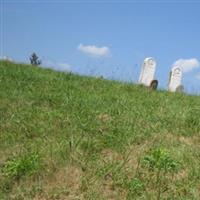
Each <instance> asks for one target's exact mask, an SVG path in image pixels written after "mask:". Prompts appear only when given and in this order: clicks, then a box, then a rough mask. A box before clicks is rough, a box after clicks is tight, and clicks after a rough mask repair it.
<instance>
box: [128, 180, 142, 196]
mask: <svg viewBox="0 0 200 200" xmlns="http://www.w3.org/2000/svg"><path fill="white" fill-rule="evenodd" d="M127 187H128V189H129V195H132V194H134V195H140V194H141V193H142V191H143V189H144V184H143V182H142V181H141V180H140V179H138V178H133V179H131V180H130V181H129V182H128V183H127Z"/></svg>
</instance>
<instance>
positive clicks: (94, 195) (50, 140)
mask: <svg viewBox="0 0 200 200" xmlns="http://www.w3.org/2000/svg"><path fill="white" fill-rule="evenodd" d="M199 144H200V97H199V96H191V95H190V96H189V95H185V94H174V93H168V92H166V91H151V90H149V89H147V88H144V87H141V86H138V85H134V84H128V83H120V82H116V81H108V80H103V79H98V78H91V77H84V76H78V75H74V74H71V73H58V72H54V71H52V70H47V69H41V68H37V67H33V66H30V65H24V64H14V63H10V62H5V61H0V169H1V170H0V199H3V200H4V199H5V200H10V199H16V200H21V199H25V200H26V199H62V200H63V199H67V200H68V199H69V200H75V199H87V200H88V199H91V200H95V199H99V200H101V199H102V200H107V199H109V200H110V199H113V200H117V199H119V200H121V199H130V200H132V199H167V200H172V199H180V200H191V199H194V200H198V199H200V145H199Z"/></svg>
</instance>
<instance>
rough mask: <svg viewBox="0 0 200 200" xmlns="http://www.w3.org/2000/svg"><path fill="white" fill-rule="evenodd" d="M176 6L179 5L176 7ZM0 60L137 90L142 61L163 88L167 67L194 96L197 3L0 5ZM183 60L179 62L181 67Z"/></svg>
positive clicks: (199, 39) (0, 0) (197, 84)
mask: <svg viewBox="0 0 200 200" xmlns="http://www.w3.org/2000/svg"><path fill="white" fill-rule="evenodd" d="M177 2H179V3H177ZM0 5H1V10H0V13H1V15H0V17H1V20H0V23H1V26H0V28H1V30H0V34H1V37H0V38H1V40H0V46H1V50H0V56H1V57H5V56H7V57H10V58H12V59H13V60H14V61H17V62H29V56H30V54H31V53H32V52H36V53H37V54H38V56H39V57H40V58H41V59H42V62H43V65H46V66H54V68H55V69H56V70H71V71H72V72H75V73H80V74H87V75H95V76H96V75H103V76H104V77H106V78H113V79H118V80H123V81H134V82H137V80H138V78H139V73H140V67H141V64H142V62H143V60H144V59H145V58H146V57H150V56H152V57H154V58H155V59H156V61H157V69H156V78H157V79H158V80H159V87H160V88H165V89H166V87H167V83H168V75H169V71H170V69H171V67H172V65H173V64H174V63H175V62H176V61H177V60H179V61H178V63H181V64H182V65H183V66H184V67H185V69H186V70H184V71H185V73H184V76H183V84H184V87H185V88H186V90H187V91H189V92H192V93H197V92H198V93H200V66H199V60H200V26H199V21H200V1H189V0H188V1H171V0H169V1H114V0H112V1H111V0H110V1H97V0H96V1H84V0H83V1H67V0H66V1H64V0H58V1H55V0H52V1H50V0H49V1H46V0H41V1H39V0H38V1H36V0H34V1H33V0H31V1H28V0H27V1H24V0H15V1H14V0H0ZM180 59H181V60H180Z"/></svg>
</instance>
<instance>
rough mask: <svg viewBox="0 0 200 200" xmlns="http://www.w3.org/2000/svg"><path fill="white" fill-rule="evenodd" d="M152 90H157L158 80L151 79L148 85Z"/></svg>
mask: <svg viewBox="0 0 200 200" xmlns="http://www.w3.org/2000/svg"><path fill="white" fill-rule="evenodd" d="M149 87H150V88H151V89H152V90H157V88H158V80H153V81H151V84H150V86H149Z"/></svg>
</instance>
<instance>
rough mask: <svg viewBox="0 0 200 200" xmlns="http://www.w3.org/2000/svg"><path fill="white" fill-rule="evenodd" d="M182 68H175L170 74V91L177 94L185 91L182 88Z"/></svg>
mask: <svg viewBox="0 0 200 200" xmlns="http://www.w3.org/2000/svg"><path fill="white" fill-rule="evenodd" d="M181 82H182V68H181V67H179V66H174V67H173V68H172V69H171V72H170V78H169V86H168V87H169V91H171V92H176V91H180V90H181V89H183V87H182V84H181Z"/></svg>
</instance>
